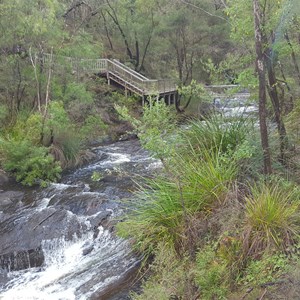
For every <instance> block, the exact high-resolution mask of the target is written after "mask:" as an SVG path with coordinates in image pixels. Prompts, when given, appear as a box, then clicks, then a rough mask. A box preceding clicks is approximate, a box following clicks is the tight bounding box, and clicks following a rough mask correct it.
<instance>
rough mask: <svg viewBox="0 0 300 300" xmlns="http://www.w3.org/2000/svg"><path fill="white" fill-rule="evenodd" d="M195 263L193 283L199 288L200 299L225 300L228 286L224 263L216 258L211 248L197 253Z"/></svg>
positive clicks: (207, 247)
mask: <svg viewBox="0 0 300 300" xmlns="http://www.w3.org/2000/svg"><path fill="white" fill-rule="evenodd" d="M196 262H197V267H196V268H197V269H196V276H195V282H196V284H197V285H198V286H199V289H200V293H201V299H203V300H211V299H227V298H226V295H227V293H228V290H229V284H228V270H227V268H226V263H225V262H224V261H222V259H220V258H218V257H217V256H216V252H215V251H214V249H213V248H212V247H211V246H206V247H204V248H203V249H201V250H200V251H199V253H198V254H197V258H196Z"/></svg>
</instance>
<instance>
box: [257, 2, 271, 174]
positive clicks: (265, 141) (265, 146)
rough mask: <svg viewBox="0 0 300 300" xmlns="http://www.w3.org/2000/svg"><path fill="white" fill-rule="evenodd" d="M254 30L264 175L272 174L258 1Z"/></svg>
mask: <svg viewBox="0 0 300 300" xmlns="http://www.w3.org/2000/svg"><path fill="white" fill-rule="evenodd" d="M253 13H254V29H255V50H256V71H257V74H258V79H259V106H258V109H259V126H260V137H261V145H262V150H263V161H264V174H266V175H267V174H271V173H272V166H271V155H270V148H269V137H268V128H267V109H266V77H265V73H266V71H265V65H264V60H265V59H264V54H263V50H262V49H263V46H262V31H261V25H262V24H261V13H260V7H259V3H258V0H253Z"/></svg>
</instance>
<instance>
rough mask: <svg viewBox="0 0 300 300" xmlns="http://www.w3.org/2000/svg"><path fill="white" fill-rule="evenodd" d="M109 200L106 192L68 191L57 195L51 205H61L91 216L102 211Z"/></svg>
mask: <svg viewBox="0 0 300 300" xmlns="http://www.w3.org/2000/svg"><path fill="white" fill-rule="evenodd" d="M106 201H108V199H107V196H106V195H105V194H103V195H102V194H99V193H93V192H81V193H66V192H64V194H63V195H55V196H54V197H53V198H52V199H51V201H50V202H49V206H59V207H62V208H64V209H67V210H69V211H71V212H72V213H74V214H76V215H85V216H90V215H93V214H96V213H98V212H99V211H101V206H102V204H103V203H104V202H106Z"/></svg>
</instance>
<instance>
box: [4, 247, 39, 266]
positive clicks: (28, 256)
mask: <svg viewBox="0 0 300 300" xmlns="http://www.w3.org/2000/svg"><path fill="white" fill-rule="evenodd" d="M43 262H44V254H43V251H42V248H41V247H39V248H37V249H31V250H28V251H26V250H24V251H16V252H13V253H9V254H4V255H1V256H0V266H1V268H3V269H5V270H8V271H11V270H14V271H15V270H23V269H27V268H34V267H39V266H41V265H42V264H43Z"/></svg>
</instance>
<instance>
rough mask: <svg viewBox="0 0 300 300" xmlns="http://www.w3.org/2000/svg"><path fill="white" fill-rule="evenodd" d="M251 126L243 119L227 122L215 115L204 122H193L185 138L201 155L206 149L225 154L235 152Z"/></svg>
mask: <svg viewBox="0 0 300 300" xmlns="http://www.w3.org/2000/svg"><path fill="white" fill-rule="evenodd" d="M251 126H252V124H251V122H250V121H249V120H248V119H245V118H242V117H239V118H236V119H231V120H227V119H226V118H225V117H222V116H217V115H213V116H212V117H210V118H209V119H206V120H205V121H202V122H199V121H193V122H191V128H190V130H189V131H188V132H185V133H184V136H185V137H186V140H187V141H188V142H189V144H190V145H192V147H193V148H194V149H197V150H198V151H199V152H200V153H201V152H202V149H206V151H214V152H221V153H223V154H224V153H228V152H229V151H231V152H232V151H235V150H236V149H237V147H238V146H239V145H241V144H242V143H243V141H245V139H246V137H247V135H248V134H249V130H250V128H251Z"/></svg>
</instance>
